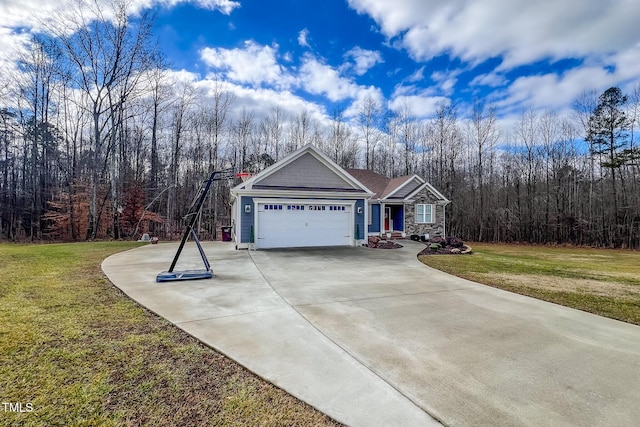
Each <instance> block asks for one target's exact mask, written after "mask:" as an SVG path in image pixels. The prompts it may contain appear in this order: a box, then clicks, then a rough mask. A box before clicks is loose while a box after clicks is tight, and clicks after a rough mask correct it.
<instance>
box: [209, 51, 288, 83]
mask: <svg viewBox="0 0 640 427" xmlns="http://www.w3.org/2000/svg"><path fill="white" fill-rule="evenodd" d="M277 53H278V46H277V45H276V46H262V45H259V44H257V43H255V42H253V41H250V40H248V41H245V42H244V46H243V48H234V49H223V48H210V47H207V48H204V49H203V50H202V51H201V52H200V56H201V58H202V60H203V61H204V63H205V64H207V65H208V66H210V67H212V68H214V69H215V70H217V71H219V72H221V73H223V74H224V76H225V77H226V78H228V79H230V80H233V81H235V82H237V83H242V84H250V85H255V86H260V85H262V84H267V85H270V86H275V87H278V88H287V87H289V86H291V84H292V83H293V80H292V78H291V76H290V75H289V74H288V73H287V72H286V71H285V69H284V68H283V67H282V66H281V65H280V64H279V63H278V61H277V58H276V56H277Z"/></svg>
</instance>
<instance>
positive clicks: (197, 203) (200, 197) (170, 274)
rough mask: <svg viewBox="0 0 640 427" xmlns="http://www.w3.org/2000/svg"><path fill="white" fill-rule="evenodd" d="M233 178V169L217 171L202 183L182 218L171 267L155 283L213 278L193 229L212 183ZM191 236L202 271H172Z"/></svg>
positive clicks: (159, 275)
mask: <svg viewBox="0 0 640 427" xmlns="http://www.w3.org/2000/svg"><path fill="white" fill-rule="evenodd" d="M232 178H235V171H234V169H224V170H219V171H213V172H211V175H209V179H207V180H205V181H202V185H201V186H200V190H199V191H198V193H197V194H196V196H195V197H194V198H193V201H192V202H191V206H190V207H189V211H188V212H187V214H186V215H185V216H184V218H185V219H188V223H187V228H186V229H185V231H184V234H183V235H182V240H181V241H180V246H178V251H177V252H176V254H175V256H174V257H173V261H172V262H171V267H169V270H168V271H163V272H161V273H159V274H158V275H157V276H156V282H173V281H177V280H196V279H211V278H212V277H213V270H212V269H211V264H209V260H208V259H207V255H206V254H205V252H204V249H203V248H202V245H201V244H200V239H198V235H197V233H196V230H195V228H194V226H195V224H196V221H197V220H198V218H200V214H201V213H202V206H203V205H204V201H205V199H206V197H207V194H208V193H209V189H210V188H211V184H212V183H213V181H222V180H227V179H232ZM189 236H191V238H192V240H193V241H194V243H195V244H196V247H197V248H198V252H199V253H200V258H202V263H203V264H204V269H201V270H179V271H174V268H175V266H176V264H177V262H178V258H180V254H181V253H182V249H184V245H185V243H187V239H189Z"/></svg>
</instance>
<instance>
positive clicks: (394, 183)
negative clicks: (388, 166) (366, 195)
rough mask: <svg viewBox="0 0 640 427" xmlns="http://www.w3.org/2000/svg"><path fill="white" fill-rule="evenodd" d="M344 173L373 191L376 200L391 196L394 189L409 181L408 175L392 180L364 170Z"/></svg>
mask: <svg viewBox="0 0 640 427" xmlns="http://www.w3.org/2000/svg"><path fill="white" fill-rule="evenodd" d="M346 171H347V173H348V174H349V175H351V176H352V177H354V178H355V179H357V180H358V181H360V182H361V183H362V184H363V185H364V186H365V187H367V188H368V189H369V190H371V191H373V192H374V193H375V195H374V197H375V198H378V199H381V198H384V197H386V196H387V195H389V194H391V193H392V192H393V191H394V190H395V189H397V188H398V187H400V186H401V185H402V184H404V183H405V182H407V180H409V179H411V176H410V175H406V176H401V177H398V178H393V179H392V178H389V177H388V176H384V175H381V174H379V173H376V172H372V171H370V170H366V169H346Z"/></svg>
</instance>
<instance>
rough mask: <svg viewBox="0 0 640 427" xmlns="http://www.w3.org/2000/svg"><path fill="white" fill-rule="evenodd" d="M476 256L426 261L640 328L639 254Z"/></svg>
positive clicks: (584, 251) (492, 247)
mask: <svg viewBox="0 0 640 427" xmlns="http://www.w3.org/2000/svg"><path fill="white" fill-rule="evenodd" d="M471 246H472V248H473V255H470V256H467V255H459V256H452V255H427V256H421V257H420V260H421V261H422V262H423V263H425V264H427V265H429V266H431V267H434V268H437V269H439V270H443V271H446V272H447V273H451V274H454V275H456V276H460V277H464V278H466V279H470V280H474V281H476V282H480V283H483V284H485V285H489V286H494V287H497V288H501V289H505V290H508V291H512V292H517V293H519V294H523V295H529V296H532V297H535V298H539V299H542V300H545V301H551V302H554V303H557V304H562V305H565V306H567V307H573V308H577V309H579V310H584V311H588V312H590V313H595V314H599V315H601V316H606V317H611V318H613V319H618V320H622V321H625V322H629V323H634V324H636V325H640V252H638V251H625V250H613V249H590V248H569V247H547V246H528V245H504V244H485V243H473V244H471Z"/></svg>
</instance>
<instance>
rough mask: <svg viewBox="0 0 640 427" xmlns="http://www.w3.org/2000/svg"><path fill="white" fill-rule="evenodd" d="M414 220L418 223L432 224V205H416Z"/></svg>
mask: <svg viewBox="0 0 640 427" xmlns="http://www.w3.org/2000/svg"><path fill="white" fill-rule="evenodd" d="M416 222H417V223H419V224H433V205H426V204H418V205H416Z"/></svg>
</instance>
